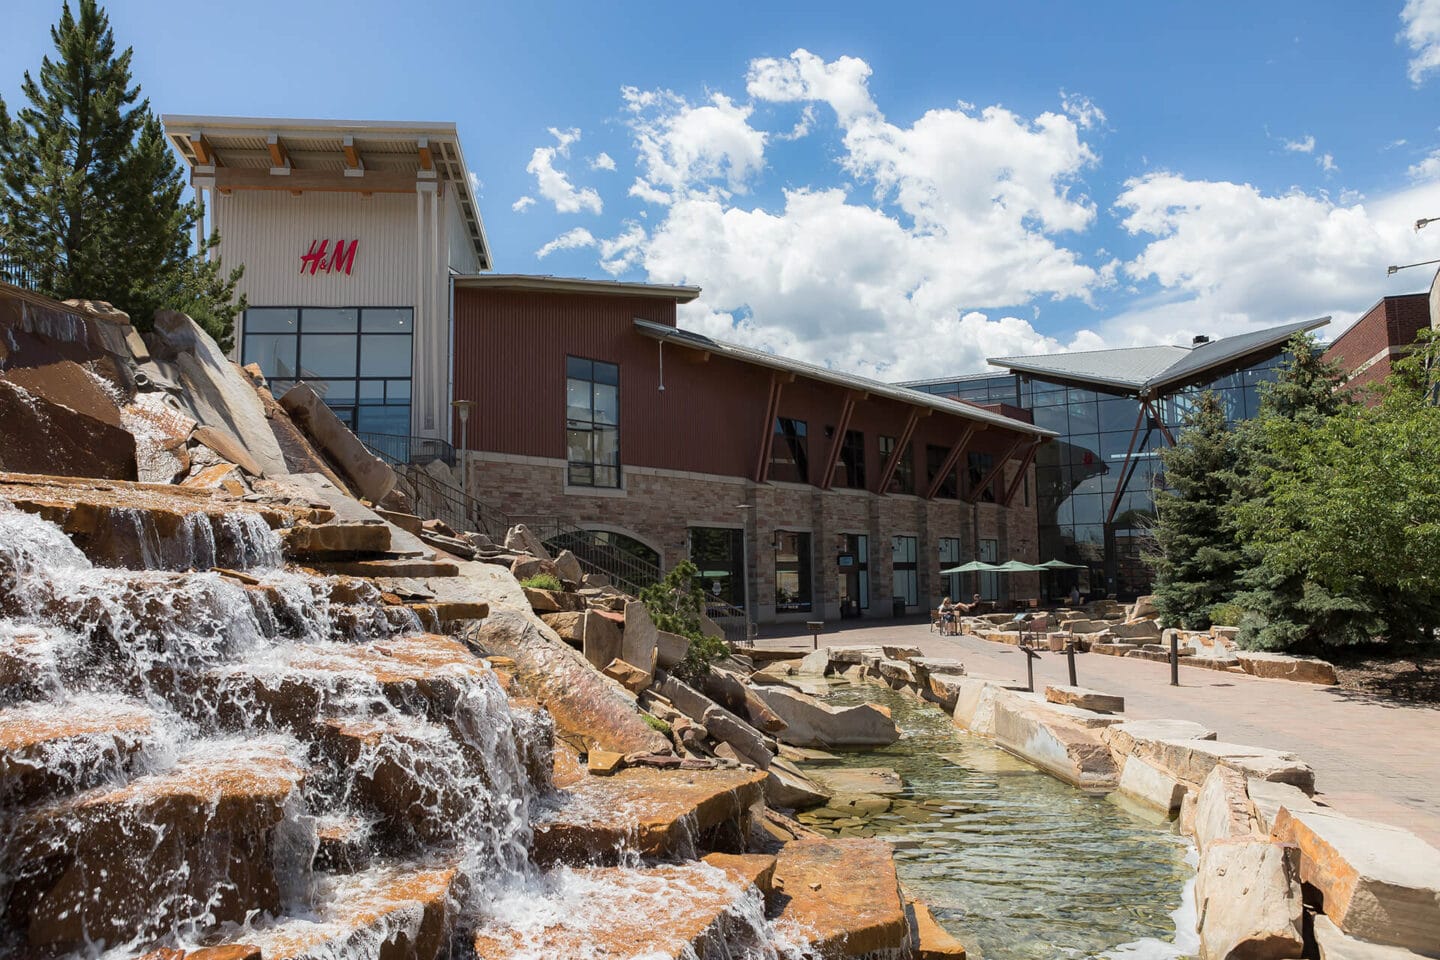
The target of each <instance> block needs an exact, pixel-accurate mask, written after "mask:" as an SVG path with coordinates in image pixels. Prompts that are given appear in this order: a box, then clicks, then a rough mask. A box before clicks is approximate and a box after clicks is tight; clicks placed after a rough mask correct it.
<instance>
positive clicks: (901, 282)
mask: <svg viewBox="0 0 1440 960" xmlns="http://www.w3.org/2000/svg"><path fill="white" fill-rule="evenodd" d="M869 76H870V68H869V66H868V65H867V64H866V63H865V62H864V61H862V60H858V59H855V58H849V57H842V58H840V59H839V60H836V61H833V62H826V61H823V60H821V59H820V58H819V57H816V56H814V55H813V54H810V53H808V52H806V51H803V50H799V51H796V52H795V53H794V54H792V55H791V56H790V57H788V58H780V59H764V60H756V61H754V62H753V63H752V64H751V65H750V70H749V73H748V75H747V83H746V89H747V91H748V92H749V94H750V96H751V97H752V98H754V100H755V101H756V102H775V103H787V102H793V103H797V104H800V105H801V107H802V111H804V110H809V112H808V113H807V112H802V120H801V122H802V124H803V125H805V126H806V127H808V126H809V125H810V124H812V123H813V118H814V117H815V113H814V108H816V107H821V108H823V107H826V106H828V107H829V108H830V109H831V110H833V111H834V113H835V117H836V119H837V122H838V124H839V127H840V131H841V135H842V137H843V149H842V150H841V152H840V155H839V157H838V162H839V168H840V172H841V173H842V174H844V175H845V176H846V177H847V178H848V179H850V180H851V181H852V184H851V185H850V186H837V187H831V188H817V187H797V188H794V189H790V190H787V191H784V193H783V200H782V201H781V202H780V203H779V204H778V205H776V206H773V207H765V206H756V205H753V204H752V205H742V204H740V203H738V202H736V201H735V199H734V193H735V192H738V191H739V189H743V188H744V186H745V185H746V184H747V182H749V181H750V180H751V179H752V178H753V177H754V176H755V175H756V174H758V173H759V172H760V171H761V170H762V169H763V165H764V147H765V144H766V140H767V137H774V138H776V139H778V138H779V136H783V135H775V134H766V133H765V132H762V131H759V130H756V129H755V128H754V127H753V126H751V116H752V113H751V108H750V106H744V105H738V104H736V103H734V102H733V101H731V100H730V99H729V98H727V97H725V96H724V95H723V94H716V95H713V96H712V97H711V99H710V101H709V104H708V105H707V106H705V107H699V108H697V107H692V106H691V105H690V104H688V103H687V102H686V101H684V100H683V99H682V98H680V97H678V96H676V95H675V94H673V93H670V92H668V91H638V90H627V91H625V96H626V101H627V104H628V105H629V106H630V108H631V111H632V113H633V114H634V115H636V116H637V117H638V118H639V122H638V123H637V125H636V127H637V150H638V152H639V154H640V161H641V162H640V167H641V170H642V171H643V172H644V176H642V177H641V178H640V179H639V180H637V182H636V184H635V186H633V187H632V188H631V193H632V195H636V196H641V197H644V198H646V199H647V200H651V201H653V202H660V203H666V207H665V210H664V212H663V215H662V216H661V217H660V218H658V222H656V223H655V224H654V225H653V226H651V227H650V228H649V229H648V230H646V229H644V228H642V227H640V226H639V225H638V224H634V223H632V224H629V225H628V226H627V228H626V230H625V231H624V232H623V233H622V234H620V235H619V236H617V237H614V238H612V239H611V240H608V241H602V242H601V261H602V266H603V267H604V268H605V269H606V270H608V271H610V272H611V273H612V274H616V275H620V274H624V273H627V272H630V271H634V270H640V271H643V272H644V273H645V275H647V276H648V277H649V278H651V279H652V280H655V281H663V282H678V281H685V282H691V283H697V284H699V285H700V286H701V287H702V289H703V291H704V292H703V293H702V295H701V298H700V299H699V300H698V301H696V302H695V303H693V304H691V305H689V306H687V307H685V308H684V309H683V311H682V321H683V322H685V323H686V324H687V325H689V326H693V327H696V328H697V329H700V330H702V331H704V332H707V333H710V334H713V335H717V336H722V337H725V338H728V339H738V340H741V341H743V342H746V343H749V344H751V345H754V346H759V347H762V348H768V349H774V350H780V351H783V352H785V353H787V354H790V355H793V356H796V357H799V358H802V359H807V360H811V361H815V362H820V363H832V364H834V365H835V366H837V367H840V368H844V369H849V370H855V371H858V372H863V373H868V374H870V375H874V376H880V377H883V378H886V379H902V378H913V377H923V376H938V375H942V374H946V373H954V372H956V371H957V370H976V369H985V362H984V361H985V358H986V357H987V356H995V355H1000V354H1007V353H1024V352H1036V351H1044V350H1054V349H1059V348H1061V347H1064V346H1068V345H1069V343H1061V342H1060V341H1058V340H1055V339H1053V338H1049V337H1046V336H1045V335H1043V334H1041V333H1039V332H1037V331H1036V330H1035V329H1034V327H1033V326H1032V325H1031V324H1030V323H1029V322H1027V321H1026V320H1023V319H1020V318H1017V317H1014V316H1008V315H1005V312H1006V311H1005V308H1006V307H1013V306H1018V305H1022V304H1027V303H1029V302H1031V301H1032V300H1033V299H1035V298H1037V297H1044V298H1057V299H1063V298H1078V299H1080V300H1085V299H1086V298H1088V297H1089V295H1090V294H1091V292H1092V291H1093V290H1094V289H1096V288H1097V287H1101V286H1104V285H1106V284H1108V283H1109V282H1111V278H1112V276H1113V273H1114V269H1115V267H1114V266H1113V265H1109V266H1104V267H1101V268H1098V269H1097V268H1095V267H1092V266H1089V265H1087V264H1086V263H1084V262H1083V261H1082V259H1081V258H1080V257H1079V256H1078V255H1077V254H1076V253H1075V252H1074V251H1072V250H1070V249H1068V248H1067V247H1065V246H1064V245H1062V243H1061V242H1060V241H1059V240H1058V239H1057V237H1058V235H1060V234H1063V233H1066V232H1070V231H1082V230H1085V229H1086V228H1087V227H1088V226H1089V225H1090V224H1091V223H1092V222H1093V220H1094V218H1095V215H1096V209H1095V205H1094V203H1093V202H1092V201H1091V200H1090V199H1089V198H1088V197H1087V196H1086V195H1085V194H1084V192H1083V190H1082V189H1081V187H1082V184H1081V181H1080V177H1081V174H1082V172H1083V171H1084V170H1085V169H1087V168H1088V167H1090V166H1091V165H1092V164H1093V163H1094V162H1095V159H1096V158H1095V155H1094V153H1093V152H1092V151H1091V150H1090V148H1089V147H1088V146H1087V145H1086V144H1085V143H1084V142H1083V141H1082V140H1081V139H1080V131H1081V130H1082V129H1083V125H1082V120H1083V123H1088V124H1092V125H1093V124H1101V123H1103V122H1104V117H1103V113H1102V112H1101V111H1099V110H1098V108H1096V107H1094V105H1093V104H1091V103H1090V102H1089V101H1088V100H1085V99H1084V98H1082V97H1067V99H1068V101H1069V109H1070V110H1071V111H1072V112H1073V113H1075V114H1076V115H1077V116H1074V117H1072V116H1069V115H1066V114H1065V113H1064V112H1061V110H1057V111H1055V112H1051V113H1044V114H1041V115H1040V116H1038V117H1034V118H1027V117H1021V116H1019V115H1017V114H1014V113H1012V112H1010V111H1008V110H1005V109H1003V108H999V107H989V108H986V109H983V110H978V111H977V110H976V109H975V108H974V107H971V106H969V105H968V104H961V105H957V106H956V107H953V108H949V109H938V110H932V111H929V112H928V113H926V114H924V115H923V116H921V117H920V118H919V119H917V120H916V121H915V122H914V123H913V124H911V125H909V126H900V125H896V124H892V123H890V122H889V121H887V120H886V118H885V116H884V114H883V113H882V111H881V110H880V108H879V106H878V105H877V104H876V103H875V102H874V100H873V98H872V97H871V95H870V92H869V89H868V84H867V80H868V77H869ZM712 109H713V111H714V113H713V114H712V115H711V116H710V117H709V118H708V120H709V122H707V123H705V124H695V126H696V127H698V128H699V135H698V136H696V137H693V138H689V139H688V140H681V139H680V137H681V133H682V131H683V130H689V129H693V128H692V127H689V126H688V124H690V123H692V122H693V118H692V116H691V115H692V114H694V113H696V112H698V111H699V110H712ZM671 118H684V119H683V121H676V122H671ZM722 131H723V135H722ZM794 132H795V131H793V130H792V131H791V133H792V135H793V134H794ZM697 141H698V142H699V143H701V144H707V145H709V146H708V147H701V146H696V145H695V144H696V142H697ZM685 143H688V144H690V152H688V153H686V152H683V151H682V150H680V149H679V147H680V146H681V145H682V144H685ZM958 157H963V158H964V162H963V163H959V162H956V158H958ZM732 191H733V192H732ZM992 316H993V317H994V318H993V319H992ZM1070 342H1071V343H1073V342H1075V341H1074V340H1072V341H1070ZM1079 342H1080V343H1082V344H1084V345H1087V346H1089V347H1094V346H1096V345H1098V342H1099V341H1098V339H1097V338H1096V337H1095V336H1094V335H1093V334H1086V335H1084V336H1083V337H1082V338H1081V339H1080V341H1079Z"/></svg>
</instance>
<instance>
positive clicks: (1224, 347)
mask: <svg viewBox="0 0 1440 960" xmlns="http://www.w3.org/2000/svg"><path fill="white" fill-rule="evenodd" d="M1329 322H1330V318H1329V317H1320V318H1318V319H1316V320H1302V321H1300V322H1298V323H1287V324H1284V325H1282V326H1278V327H1269V328H1267V329H1264V330H1254V331H1251V332H1249V333H1241V334H1237V335H1235V336H1233V337H1224V338H1222V339H1219V340H1211V341H1208V342H1205V343H1197V344H1194V345H1192V346H1189V347H1182V346H1174V345H1160V346H1153V347H1120V348H1117V349H1113V350H1087V351H1081V352H1076V353H1057V354H1048V355H1042V356H1031V357H994V358H992V359H991V360H990V361H989V362H990V363H993V364H994V365H995V366H997V367H1006V368H1007V369H1009V370H1012V371H1014V372H1017V373H1023V374H1028V375H1031V376H1035V377H1039V378H1041V379H1046V380H1060V381H1065V382H1070V383H1081V384H1088V385H1092V386H1095V387H1098V388H1101V389H1104V390H1108V391H1111V392H1119V393H1124V394H1134V395H1138V396H1156V395H1159V394H1164V393H1166V392H1169V391H1173V390H1177V389H1180V388H1182V387H1185V386H1188V385H1190V384H1192V383H1196V382H1202V381H1203V380H1204V379H1206V375H1207V374H1209V373H1211V372H1213V371H1215V370H1218V369H1220V368H1223V367H1226V366H1231V365H1234V364H1236V363H1237V362H1239V361H1241V360H1245V359H1247V358H1250V357H1252V356H1254V355H1256V354H1259V353H1265V352H1270V351H1274V350H1275V348H1277V347H1280V346H1283V345H1284V344H1285V343H1286V341H1288V340H1289V339H1290V338H1291V337H1292V336H1294V335H1295V334H1296V333H1299V332H1301V331H1306V330H1314V329H1316V328H1318V327H1323V326H1325V325H1326V324H1327V323H1329Z"/></svg>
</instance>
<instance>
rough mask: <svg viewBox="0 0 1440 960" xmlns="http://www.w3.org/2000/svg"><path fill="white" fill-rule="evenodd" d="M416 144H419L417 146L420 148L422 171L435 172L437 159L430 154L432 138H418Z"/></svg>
mask: <svg viewBox="0 0 1440 960" xmlns="http://www.w3.org/2000/svg"><path fill="white" fill-rule="evenodd" d="M415 143H416V144H417V146H418V148H419V158H420V169H421V170H434V169H435V157H434V155H433V154H431V152H430V138H429V137H418V138H417V139H416V140H415Z"/></svg>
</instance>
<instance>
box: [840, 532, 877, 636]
mask: <svg viewBox="0 0 1440 960" xmlns="http://www.w3.org/2000/svg"><path fill="white" fill-rule="evenodd" d="M835 564H836V569H837V572H838V573H839V578H838V579H839V585H840V618H841V619H842V620H848V619H853V618H855V617H860V616H862V615H863V614H864V611H865V610H866V609H867V608H868V607H869V606H870V538H869V537H868V536H866V535H865V534H863V533H845V534H841V535H840V553H839V555H838V556H837V557H836V558H835Z"/></svg>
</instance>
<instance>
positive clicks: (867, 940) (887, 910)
mask: <svg viewBox="0 0 1440 960" xmlns="http://www.w3.org/2000/svg"><path fill="white" fill-rule="evenodd" d="M774 884H775V889H776V891H777V892H779V893H781V894H783V895H784V897H785V902H784V906H783V907H782V908H781V910H780V914H779V917H778V918H777V919H776V921H775V925H776V928H777V929H778V930H780V932H781V935H782V936H783V937H785V938H786V939H787V940H789V941H791V942H792V943H798V944H803V945H804V947H805V948H806V949H807V950H808V951H810V952H811V954H812V955H814V956H821V957H863V956H867V955H872V954H887V955H888V954H892V953H898V952H899V951H901V950H904V949H907V948H908V946H909V925H908V924H907V923H906V919H905V906H904V904H903V903H902V902H901V899H900V887H899V883H898V881H897V879H896V876H895V864H894V862H893V861H892V860H891V857H890V847H889V845H888V844H886V843H884V842H882V841H880V840H798V841H794V842H792V843H788V844H786V845H785V846H784V847H783V848H782V849H781V850H780V853H779V854H778V855H777V856H776V862H775V880H774Z"/></svg>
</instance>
